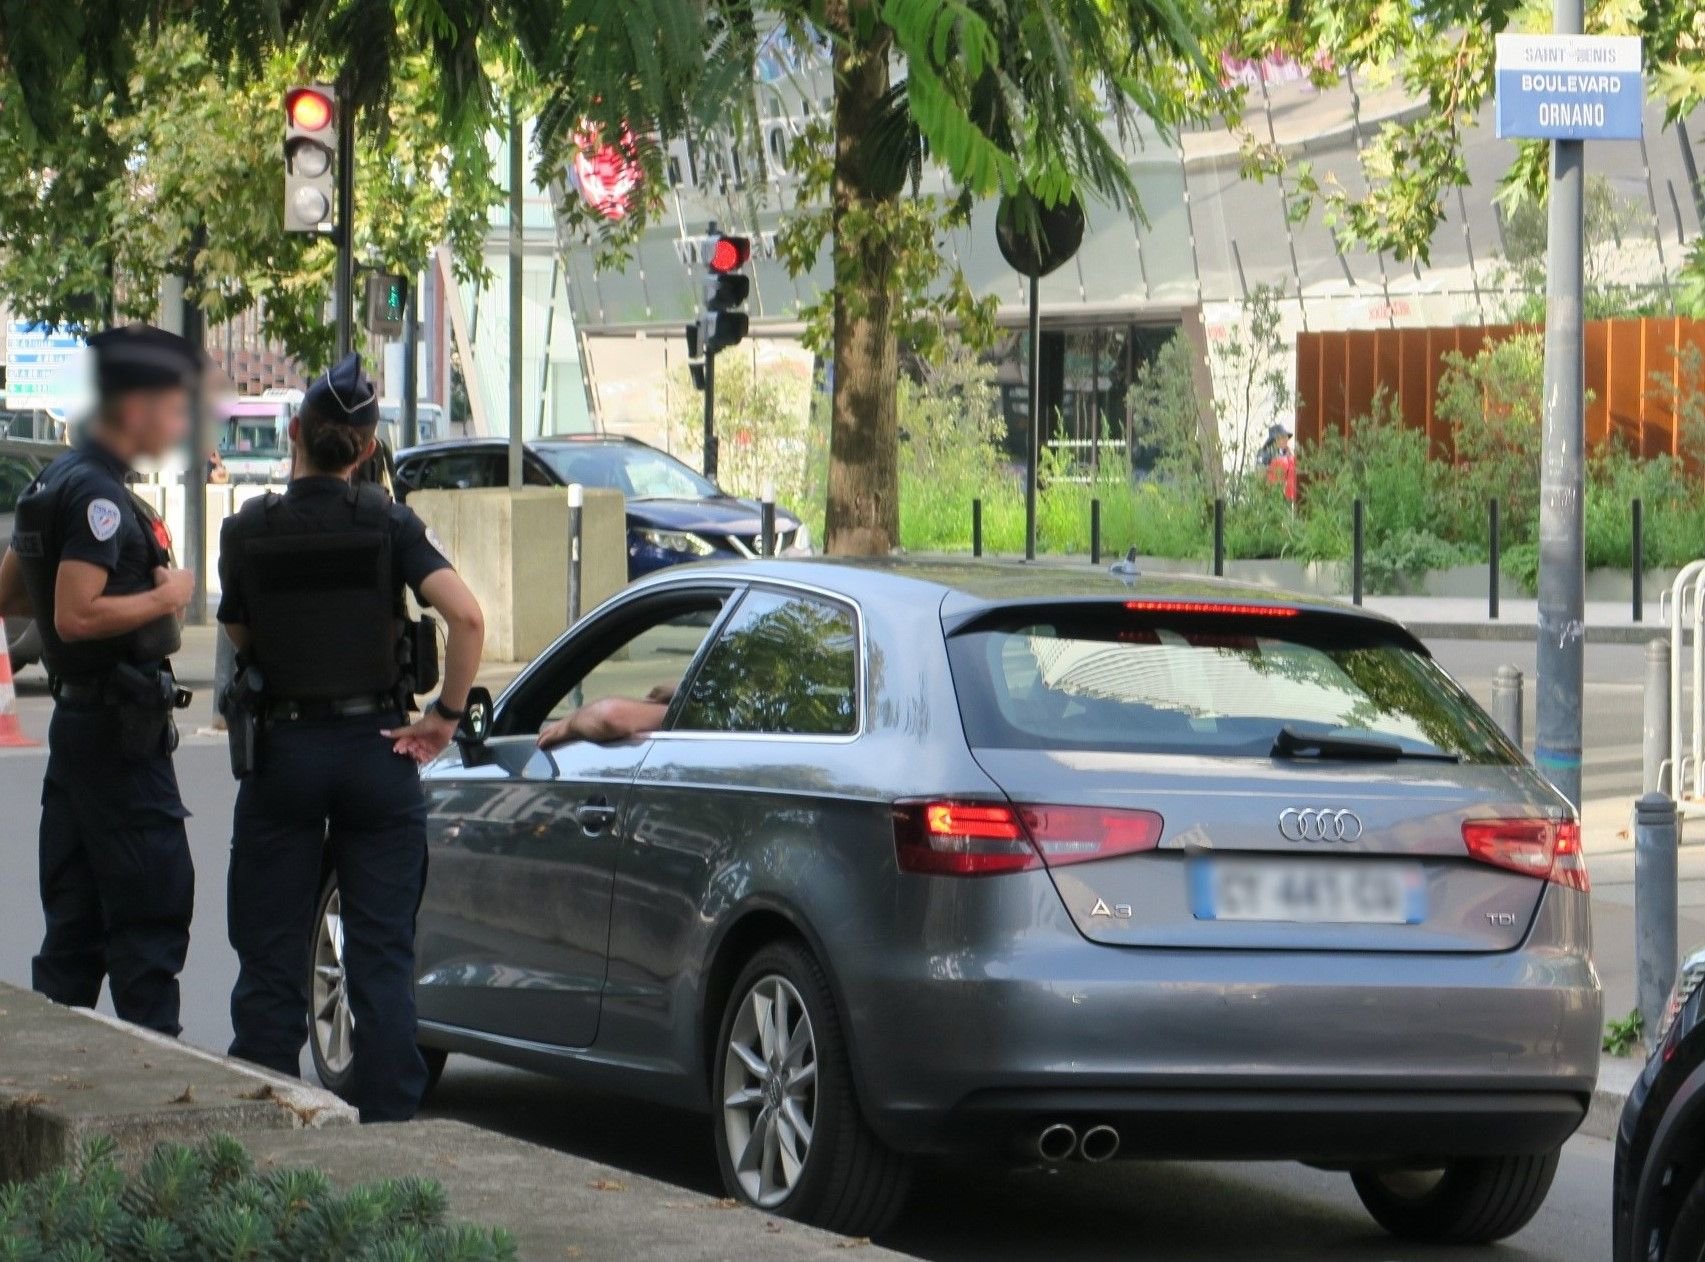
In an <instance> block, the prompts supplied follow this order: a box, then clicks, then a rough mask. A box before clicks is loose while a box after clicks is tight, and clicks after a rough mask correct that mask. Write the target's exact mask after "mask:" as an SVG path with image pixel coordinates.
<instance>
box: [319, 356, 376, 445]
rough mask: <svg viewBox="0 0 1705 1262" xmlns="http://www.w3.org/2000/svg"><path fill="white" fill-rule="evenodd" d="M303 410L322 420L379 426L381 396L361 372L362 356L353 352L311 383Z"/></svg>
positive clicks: (362, 425)
mask: <svg viewBox="0 0 1705 1262" xmlns="http://www.w3.org/2000/svg"><path fill="white" fill-rule="evenodd" d="M302 410H303V411H304V412H308V411H311V412H313V414H314V415H315V416H317V417H319V418H321V419H322V420H328V421H341V422H343V423H344V424H345V425H356V426H361V427H366V426H369V425H377V424H378V423H379V392H378V391H377V390H375V389H374V388H373V382H372V379H371V378H369V377H368V376H367V374H366V373H364V372H362V371H361V356H360V355H358V354H357V353H355V352H354V351H351V352H350V353H349V354H347V355H345V356H344V357H343V358H342V359H340V360H338V361H337V363H335V364H333V365H332V366H331V368H330V369H328V370H327V371H326V373H325V375H324V376H321V377H316V378H315V379H314V380H313V381H312V382H310V383H309V385H308V389H307V390H306V391H305V392H304V393H303V396H302Z"/></svg>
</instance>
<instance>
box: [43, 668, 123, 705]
mask: <svg viewBox="0 0 1705 1262" xmlns="http://www.w3.org/2000/svg"><path fill="white" fill-rule="evenodd" d="M47 690H48V692H50V693H52V694H53V699H54V700H55V701H68V702H70V703H71V704H72V705H118V704H119V703H120V702H121V701H123V700H124V698H123V697H121V696H120V695H119V693H118V690H117V688H116V686H115V685H114V683H113V679H112V676H111V675H110V674H105V675H85V676H82V677H81V678H78V679H65V678H63V677H55V678H51V679H49V680H48V682H47Z"/></svg>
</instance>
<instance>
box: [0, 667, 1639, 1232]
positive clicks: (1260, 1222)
mask: <svg viewBox="0 0 1705 1262" xmlns="http://www.w3.org/2000/svg"><path fill="white" fill-rule="evenodd" d="M1435 650H1436V651H1437V653H1438V656H1439V657H1440V659H1441V660H1442V661H1443V662H1444V664H1445V665H1446V667H1447V668H1448V669H1449V670H1451V671H1452V672H1453V673H1454V674H1456V675H1457V676H1458V678H1460V679H1462V680H1463V682H1464V683H1465V684H1466V685H1467V686H1468V687H1469V688H1470V690H1471V691H1473V692H1474V693H1475V694H1476V695H1477V696H1480V697H1481V698H1482V699H1485V698H1488V697H1489V696H1490V690H1491V680H1492V677H1493V675H1494V673H1495V672H1496V669H1497V667H1498V666H1499V665H1502V664H1504V663H1506V662H1507V663H1510V664H1513V665H1516V666H1519V667H1521V668H1522V669H1523V670H1524V671H1526V672H1528V675H1529V678H1530V679H1531V677H1532V675H1531V672H1532V669H1533V661H1532V658H1533V652H1532V649H1531V648H1530V647H1528V646H1524V645H1516V644H1499V643H1451V644H1441V645H1438V646H1435ZM1641 652H1642V650H1641V649H1639V648H1638V647H1627V646H1615V645H1604V646H1597V647H1590V648H1589V650H1588V659H1587V660H1588V696H1587V706H1588V713H1589V714H1590V715H1591V716H1592V718H1591V724H1590V726H1589V734H1588V741H1589V749H1588V770H1587V786H1588V793H1589V795H1590V796H1610V795H1618V796H1623V795H1630V796H1631V795H1632V794H1633V793H1635V792H1637V791H1638V788H1639V743H1640V706H1641V700H1640V680H1641ZM19 689H20V694H21V711H22V716H23V723H24V727H25V730H26V731H27V732H28V733H29V734H30V735H33V736H35V737H37V738H41V737H43V736H45V733H46V728H47V714H48V710H49V707H50V705H51V703H50V701H49V699H48V698H47V696H46V690H45V686H44V683H43V681H42V677H41V674H40V671H39V669H31V670H29V671H27V672H25V674H24V676H23V678H22V679H21V680H20V684H19ZM1528 701H1529V718H1528V731H1529V732H1530V733H1531V731H1532V714H1531V709H1532V698H1531V691H1530V696H1529V699H1528ZM197 713H199V708H198V711H197ZM43 758H44V755H43V753H42V752H41V751H31V750H25V751H10V750H0V807H3V808H4V820H5V823H4V824H0V979H3V980H5V981H9V982H13V983H17V984H22V985H28V984H29V958H30V954H31V952H32V951H33V950H34V948H35V946H36V944H37V943H38V942H39V939H40V933H41V914H40V910H39V906H38V903H37V899H36V891H35V828H36V819H37V813H36V808H35V804H36V802H37V801H38V799H39V786H40V779H41V771H42V763H43ZM178 768H179V778H180V780H181V782H182V785H183V789H184V795H185V800H186V802H187V804H188V806H189V808H190V810H191V811H192V812H193V816H194V817H193V819H192V820H191V822H190V841H191V849H192V851H193V853H194V858H195V864H196V870H197V873H198V878H199V880H198V885H199V888H198V890H197V898H196V919H195V926H194V940H193V942H192V944H191V948H190V957H189V964H188V966H187V968H186V969H185V972H184V976H183V989H184V1017H183V1020H184V1026H185V1037H186V1038H187V1039H189V1040H190V1041H191V1042H194V1043H196V1044H199V1045H201V1046H204V1047H208V1048H212V1049H215V1050H222V1049H223V1048H224V1046H225V1044H226V1043H227V1041H228V1040H229V1038H230V1018H229V1014H228V1010H227V1002H228V997H229V995H230V989H231V985H232V983H233V981H234V980H235V975H236V965H235V961H234V959H233V957H232V954H231V951H230V949H229V947H228V945H227V944H226V938H225V891H224V872H225V866H226V864H225V860H226V847H227V845H228V842H229V827H230V814H231V801H232V796H233V787H232V783H231V780H230V775H229V771H228V768H227V762H226V754H225V748H224V742H223V739H222V738H216V737H209V736H196V735H194V734H191V735H189V736H188V737H187V738H186V740H185V744H184V747H183V749H182V750H181V752H180V754H179V756H178ZM433 1110H434V1111H435V1112H437V1113H440V1114H442V1115H446V1116H451V1117H456V1118H460V1119H463V1120H466V1121H470V1122H474V1123H477V1124H479V1125H484V1126H489V1127H491V1128H493V1129H496V1130H500V1131H504V1132H508V1133H511V1134H514V1135H517V1136H519V1137H522V1138H526V1139H530V1140H533V1141H535V1142H538V1143H542V1144H547V1145H550V1146H553V1147H558V1148H563V1149H566V1150H569V1151H573V1152H577V1153H581V1154H583V1155H586V1156H589V1157H592V1158H594V1159H597V1160H601V1161H606V1162H610V1163H612V1164H615V1165H618V1166H623V1167H627V1168H631V1169H635V1170H639V1171H642V1172H644V1173H646V1174H649V1175H652V1176H654V1177H657V1178H661V1179H665V1180H668V1181H671V1182H675V1183H678V1184H681V1185H684V1186H689V1187H694V1188H697V1189H700V1190H703V1191H708V1192H714V1191H716V1190H717V1177H716V1170H715V1166H714V1164H713V1162H712V1160H711V1157H710V1147H709V1130H708V1126H709V1123H708V1122H706V1121H704V1120H702V1119H699V1118H695V1117H691V1116H683V1115H680V1114H676V1113H671V1112H667V1111H664V1110H659V1109H652V1108H646V1107H643V1106H637V1105H634V1104H632V1103H629V1102H626V1101H620V1100H616V1099H613V1098H609V1097H603V1096H593V1095H588V1094H586V1093H584V1092H576V1091H571V1090H569V1089H568V1088H566V1087H564V1086H563V1085H562V1084H560V1083H557V1082H554V1081H552V1080H549V1079H545V1078H540V1077H536V1076H533V1075H529V1074H523V1073H517V1072H514V1071H510V1070H505V1069H500V1068H496V1067H492V1066H487V1065H483V1064H481V1063H479V1062H476V1061H471V1060H469V1059H467V1058H464V1057H456V1058H454V1059H453V1060H452V1061H451V1065H450V1069H449V1072H448V1073H447V1074H446V1077H445V1080H444V1083H443V1085H442V1087H441V1089H440V1093H439V1096H438V1097H437V1098H436V1099H435V1101H434V1104H433ZM1610 1171H1611V1153H1610V1146H1609V1145H1608V1144H1606V1143H1603V1142H1601V1141H1597V1140H1589V1139H1576V1140H1575V1141H1573V1142H1572V1143H1571V1144H1570V1145H1569V1147H1568V1149H1567V1150H1566V1154H1565V1160H1564V1164H1563V1167H1562V1170H1561V1172H1560V1174H1559V1176H1558V1185H1557V1188H1556V1190H1554V1192H1553V1194H1552V1197H1551V1199H1550V1201H1549V1202H1548V1204H1547V1206H1546V1208H1545V1209H1544V1211H1543V1212H1542V1213H1541V1214H1540V1216H1539V1218H1538V1219H1537V1220H1536V1221H1535V1222H1534V1223H1533V1225H1532V1226H1530V1227H1529V1228H1528V1229H1527V1230H1526V1231H1525V1232H1523V1233H1521V1235H1519V1236H1518V1237H1516V1238H1515V1240H1514V1241H1512V1242H1511V1243H1510V1244H1508V1245H1506V1246H1504V1247H1502V1248H1500V1249H1496V1250H1492V1249H1487V1250H1478V1251H1467V1252H1464V1251H1429V1250H1426V1249H1421V1248H1417V1247H1413V1246H1408V1245H1404V1244H1401V1243H1399V1242H1395V1241H1392V1240H1390V1239H1389V1238H1387V1237H1385V1236H1383V1235H1382V1234H1381V1233H1380V1232H1379V1231H1378V1230H1377V1229H1376V1228H1375V1227H1374V1226H1373V1224H1372V1223H1371V1221H1370V1220H1369V1219H1368V1218H1367V1217H1366V1215H1365V1214H1364V1213H1363V1212H1362V1210H1361V1208H1360V1206H1359V1204H1358V1203H1357V1201H1356V1199H1355V1196H1354V1193H1353V1192H1352V1191H1351V1189H1350V1186H1349V1180H1348V1179H1347V1178H1346V1177H1345V1176H1342V1175H1335V1174H1328V1173H1324V1172H1320V1171H1313V1170H1308V1169H1305V1168H1303V1167H1299V1166H1290V1165H1199V1166H1190V1165H1178V1164H1148V1165H1136V1164H1124V1163H1118V1164H1115V1165H1114V1166H1111V1167H1101V1168H1090V1167H1072V1168H1068V1169H1066V1170H1064V1171H1058V1172H1053V1171H1044V1170H1028V1171H1016V1172H1013V1171H1003V1170H999V1169H990V1168H979V1167H951V1168H950V1167H931V1168H928V1169H926V1170H925V1171H923V1172H922V1174H921V1176H920V1179H919V1182H918V1185H917V1188H916V1191H915V1200H914V1205H913V1207H912V1209H911V1210H910V1211H909V1212H908V1213H907V1215H906V1216H905V1217H904V1218H903V1219H902V1221H901V1222H900V1223H899V1224H898V1225H897V1226H896V1228H895V1229H894V1230H893V1231H892V1232H891V1233H890V1234H889V1235H888V1236H887V1237H886V1238H885V1239H884V1240H883V1241H882V1243H884V1244H887V1245H890V1246H891V1247H894V1248H896V1249H899V1250H901V1251H904V1252H907V1253H911V1254H914V1255H916V1256H918V1257H922V1258H931V1259H941V1260H942V1262H948V1260H958V1259H964V1260H966V1262H970V1260H971V1259H977V1260H979V1262H982V1260H985V1259H991V1260H992V1259H1007V1258H1011V1259H1040V1258H1050V1259H1051V1258H1069V1259H1074V1260H1077V1259H1082V1260H1084V1262H1092V1260H1094V1259H1101V1258H1107V1259H1113V1258H1120V1259H1124V1258H1130V1257H1136V1256H1140V1257H1142V1258H1144V1259H1145V1262H1167V1260H1170V1259H1194V1258H1202V1259H1207V1258H1212V1259H1250V1260H1253V1259H1264V1260H1265V1259H1275V1260H1276V1259H1311V1260H1312V1259H1342V1260H1344V1262H1358V1260H1367V1262H1395V1260H1398V1259H1401V1260H1404V1262H1408V1260H1410V1259H1427V1258H1433V1257H1439V1258H1443V1257H1446V1256H1448V1257H1451V1258H1453V1259H1462V1260H1463V1262H1473V1260H1474V1259H1479V1258H1486V1259H1490V1258H1494V1257H1495V1258H1498V1259H1500V1260H1501V1262H1518V1260H1522V1259H1547V1260H1549V1262H1602V1260H1603V1259H1604V1258H1605V1257H1608V1256H1609V1252H1610V1250H1609V1234H1608V1225H1607V1224H1608V1217H1609V1203H1610V1202H1609V1197H1610Z"/></svg>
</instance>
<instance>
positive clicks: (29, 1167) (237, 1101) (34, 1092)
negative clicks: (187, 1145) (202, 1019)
mask: <svg viewBox="0 0 1705 1262" xmlns="http://www.w3.org/2000/svg"><path fill="white" fill-rule="evenodd" d="M354 1122H355V1110H353V1109H351V1108H350V1107H349V1106H348V1105H347V1104H345V1103H344V1102H343V1101H341V1100H339V1099H338V1098H337V1097H336V1096H334V1095H332V1094H331V1093H330V1092H327V1091H322V1090H320V1089H319V1088H317V1087H309V1086H306V1085H304V1084H303V1083H300V1082H296V1081H294V1080H291V1079H286V1078H280V1077H278V1076H276V1075H274V1074H270V1073H267V1072H265V1071H263V1070H260V1069H257V1068H254V1067H253V1066H249V1065H244V1064H240V1063H238V1062H236V1061H230V1060H226V1059H224V1058H222V1057H218V1056H214V1055H212V1054H211V1053H208V1052H203V1051H199V1050H197V1049H195V1048H191V1047H186V1046H184V1045H183V1044H181V1043H179V1042H177V1041H176V1040H174V1039H168V1038H165V1037H163V1036H161V1035H158V1034H152V1033H150V1032H148V1031H145V1030H138V1029H136V1028H135V1027H134V1026H130V1025H126V1024H125V1023H123V1022H121V1021H116V1020H114V1019H113V1018H111V1017H104V1016H101V1015H100V1014H98V1013H93V1012H89V1011H86V1010H84V1009H77V1008H62V1007H60V1006H59V1005H57V1004H54V1003H51V1002H49V1001H48V1000H46V999H44V998H42V997H41V996H40V995H35V994H31V993H30V992H28V991H23V990H18V989H16V988H14V987H11V986H0V1181H4V1180H7V1179H26V1178H30V1177H31V1176H33V1175H36V1174H39V1173H40V1172H42V1171H43V1170H48V1169H51V1168H53V1167H54V1166H57V1165H59V1164H60V1163H61V1162H63V1161H64V1160H65V1159H66V1158H67V1157H69V1156H71V1155H72V1154H73V1153H74V1152H75V1151H76V1150H77V1147H78V1145H80V1144H81V1143H82V1142H83V1140H84V1139H85V1138H86V1137H88V1136H91V1135H110V1136H112V1138H113V1139H115V1140H117V1141H118V1145H119V1153H120V1156H121V1159H123V1160H126V1161H132V1162H134V1161H137V1160H140V1159H141V1158H142V1157H144V1156H145V1155H147V1153H148V1152H149V1150H150V1149H152V1148H153V1147H154V1145H155V1144H157V1143H159V1142H160V1141H162V1140H177V1141H181V1142H193V1141H195V1140H197V1139H200V1138H202V1137H204V1136H206V1135H210V1134H214V1133H218V1132H230V1133H232V1134H239V1133H242V1134H247V1133H250V1132H256V1131H268V1130H294V1129H304V1128H308V1127H312V1128H316V1129H319V1128H325V1127H349V1126H352V1125H353V1124H354Z"/></svg>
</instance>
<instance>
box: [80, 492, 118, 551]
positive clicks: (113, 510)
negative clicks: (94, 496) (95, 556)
mask: <svg viewBox="0 0 1705 1262" xmlns="http://www.w3.org/2000/svg"><path fill="white" fill-rule="evenodd" d="M88 516H89V533H90V534H92V535H94V536H95V538H96V539H98V540H99V541H100V542H102V543H105V542H106V541H107V540H108V539H111V538H112V537H113V536H114V535H116V534H117V533H118V527H119V523H120V522H121V521H123V520H124V518H123V517H122V516H121V515H120V514H119V511H118V505H117V504H114V503H113V502H112V501H111V500H108V499H98V500H90V501H89V513H88Z"/></svg>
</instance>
